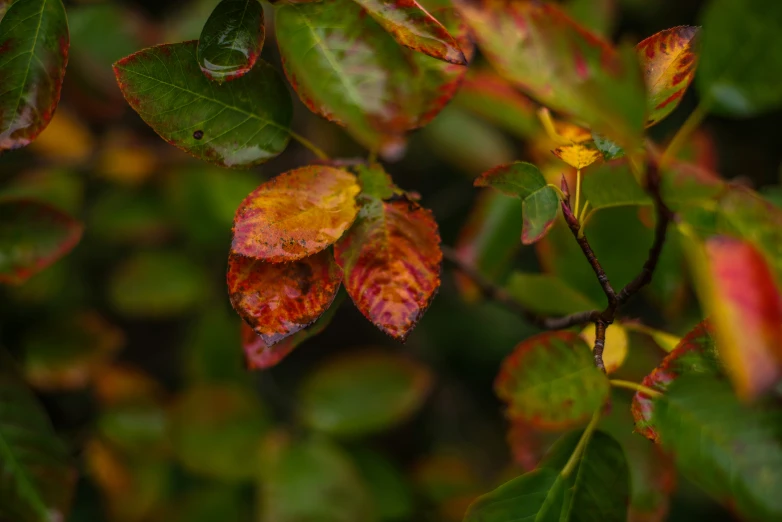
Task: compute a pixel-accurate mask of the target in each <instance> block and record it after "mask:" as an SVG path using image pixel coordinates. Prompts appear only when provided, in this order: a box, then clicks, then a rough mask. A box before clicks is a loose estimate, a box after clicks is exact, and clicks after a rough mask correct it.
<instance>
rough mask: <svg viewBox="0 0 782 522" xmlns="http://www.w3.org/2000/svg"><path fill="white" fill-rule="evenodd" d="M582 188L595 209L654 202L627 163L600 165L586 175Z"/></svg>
mask: <svg viewBox="0 0 782 522" xmlns="http://www.w3.org/2000/svg"><path fill="white" fill-rule="evenodd" d="M581 190H582V191H583V193H584V197H585V198H586V200H587V201H589V206H590V207H591V208H592V209H594V210H598V209H602V208H610V207H621V206H646V205H651V204H652V199H651V198H650V197H649V196H648V195H647V194H646V192H645V191H644V189H643V188H641V185H639V184H638V181H636V179H635V176H633V174H632V172H630V169H629V168H628V167H627V166H626V165H616V166H615V165H600V166H598V167H597V168H594V169H591V170H590V171H589V172H588V173H586V174H585V175H584V178H583V181H582V187H581ZM666 203H667V200H666Z"/></svg>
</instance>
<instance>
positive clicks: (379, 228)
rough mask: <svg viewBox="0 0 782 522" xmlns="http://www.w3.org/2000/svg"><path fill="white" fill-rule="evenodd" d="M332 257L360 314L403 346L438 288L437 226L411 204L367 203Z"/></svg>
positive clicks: (431, 217)
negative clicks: (402, 343) (343, 276)
mask: <svg viewBox="0 0 782 522" xmlns="http://www.w3.org/2000/svg"><path fill="white" fill-rule="evenodd" d="M334 257H335V259H336V260H337V264H338V265H339V266H340V268H342V271H343V272H344V273H345V290H347V292H348V295H349V296H350V298H351V299H352V300H353V302H354V303H355V304H356V307H358V309H359V311H360V312H361V313H362V314H364V317H366V318H367V319H369V320H370V321H371V322H372V324H374V325H375V326H377V327H378V328H379V329H380V330H382V331H383V332H384V333H386V334H388V335H389V336H391V337H393V338H394V339H396V340H398V341H402V342H404V340H405V339H406V338H407V336H408V335H409V334H410V332H411V330H412V329H413V328H414V327H415V325H416V324H418V321H419V320H420V319H421V316H423V314H424V312H425V311H426V309H427V308H428V307H429V304H430V303H431V302H432V299H433V298H434V295H435V293H436V292H437V289H438V288H439V287H440V265H441V263H442V257H443V254H442V252H441V251H440V235H439V233H438V231H437V223H436V222H435V220H434V218H433V216H432V213H431V211H429V210H427V209H425V208H423V207H421V206H419V205H418V204H417V203H415V202H412V201H407V200H396V201H389V202H382V201H379V200H375V201H372V202H369V203H367V204H365V205H364V207H363V208H362V210H361V215H360V216H359V219H358V221H357V222H356V224H355V225H354V226H353V228H351V229H350V231H348V233H347V234H346V235H345V236H344V237H343V238H342V239H340V241H339V242H338V243H337V244H336V246H335V247H334Z"/></svg>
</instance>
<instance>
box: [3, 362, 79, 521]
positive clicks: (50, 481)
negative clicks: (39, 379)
mask: <svg viewBox="0 0 782 522" xmlns="http://www.w3.org/2000/svg"><path fill="white" fill-rule="evenodd" d="M13 367H14V362H13V361H12V360H11V358H10V356H8V355H7V354H6V353H5V352H0V397H2V398H3V400H2V401H0V520H8V521H11V520H13V521H14V522H47V521H50V520H53V519H60V520H65V518H66V517H67V511H68V508H69V505H70V501H71V496H72V494H73V489H74V485H75V482H76V481H75V479H76V470H75V469H73V468H72V466H71V462H70V459H69V457H68V452H67V451H66V449H65V447H64V446H63V444H62V442H61V441H60V440H59V439H58V438H57V436H56V435H55V434H54V430H52V426H51V424H50V422H49V419H47V418H46V415H45V413H44V410H43V408H42V407H41V406H40V405H39V404H38V402H37V401H36V400H35V397H34V396H33V395H32V393H30V392H29V391H28V390H27V388H26V387H25V385H24V383H23V382H22V381H21V379H19V377H18V376H17V375H16V374H15V373H14V370H13Z"/></svg>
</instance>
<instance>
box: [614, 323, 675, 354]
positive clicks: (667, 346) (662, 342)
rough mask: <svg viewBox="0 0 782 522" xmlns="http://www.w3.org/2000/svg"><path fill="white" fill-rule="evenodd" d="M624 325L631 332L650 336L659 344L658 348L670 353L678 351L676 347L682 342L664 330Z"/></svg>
mask: <svg viewBox="0 0 782 522" xmlns="http://www.w3.org/2000/svg"><path fill="white" fill-rule="evenodd" d="M622 325H623V326H624V327H625V328H626V329H627V330H629V331H631V332H638V333H642V334H644V335H648V336H649V337H651V338H652V340H653V341H654V342H655V343H657V346H659V347H660V348H662V349H663V350H664V351H666V352H668V353H670V352H672V351H673V350H674V349H676V347H677V346H678V345H679V343H680V342H681V338H679V337H677V336H675V335H672V334H669V333H668V332H663V331H662V330H657V329H655V328H649V327H648V326H646V325H644V324H641V323H636V322H633V321H625V322H623V323H622Z"/></svg>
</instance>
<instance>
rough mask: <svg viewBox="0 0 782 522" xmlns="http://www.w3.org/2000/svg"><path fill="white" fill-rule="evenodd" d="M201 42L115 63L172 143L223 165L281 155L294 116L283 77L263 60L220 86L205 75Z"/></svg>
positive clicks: (120, 78) (131, 99)
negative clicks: (200, 60) (200, 57)
mask: <svg viewBox="0 0 782 522" xmlns="http://www.w3.org/2000/svg"><path fill="white" fill-rule="evenodd" d="M197 43H198V42H196V41H190V42H183V43H176V44H163V45H158V46H156V47H150V48H149V49H144V50H143V51H139V52H137V53H135V54H131V55H130V56H127V57H125V58H123V59H122V60H120V61H118V62H117V63H115V64H114V74H115V75H116V77H117V82H118V83H119V86H120V89H121V90H122V94H123V95H124V96H125V99H126V100H127V101H128V103H129V104H130V106H131V107H133V110H135V111H136V112H137V113H139V116H141V118H142V119H143V120H144V121H145V122H146V123H147V124H148V125H149V126H150V127H152V128H153V129H154V130H155V132H157V133H158V134H159V135H160V136H161V137H162V138H163V139H164V140H166V141H167V142H169V143H170V144H172V145H174V146H176V147H178V148H180V149H182V150H184V151H185V152H187V153H188V154H190V155H192V156H194V157H196V158H199V159H203V160H205V161H209V162H211V163H215V164H217V165H221V166H223V167H249V166H252V165H257V164H259V163H263V162H264V161H267V160H269V159H271V158H273V157H274V156H277V155H278V154H280V153H281V152H282V151H283V150H285V147H286V146H287V144H288V141H289V139H290V135H289V126H290V122H291V117H292V114H293V106H292V102H291V99H290V95H289V94H288V90H287V89H286V87H285V84H284V83H283V80H282V78H281V77H280V75H279V74H278V73H277V71H275V70H274V68H273V67H272V66H271V65H269V64H267V63H265V62H262V61H261V62H258V63H257V64H256V66H255V67H253V69H252V70H251V71H250V72H249V73H247V74H245V75H244V76H243V77H241V78H238V79H236V80H234V81H232V82H229V83H226V84H224V85H218V84H216V83H215V82H212V81H210V80H209V79H208V78H207V77H206V76H204V75H203V74H202V73H201V69H200V67H199V65H198V60H197V58H196V47H197Z"/></svg>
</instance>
